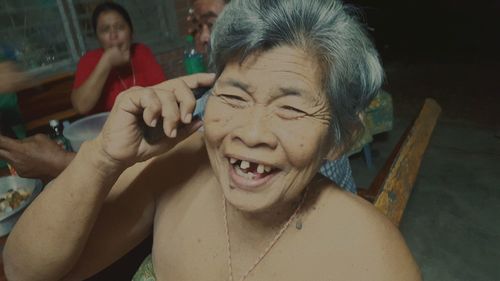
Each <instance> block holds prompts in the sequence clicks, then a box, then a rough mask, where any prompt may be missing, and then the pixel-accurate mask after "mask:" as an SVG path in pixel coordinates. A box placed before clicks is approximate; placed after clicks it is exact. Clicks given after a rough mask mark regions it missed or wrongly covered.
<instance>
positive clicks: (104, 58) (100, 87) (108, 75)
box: [71, 2, 165, 114]
mask: <svg viewBox="0 0 500 281" xmlns="http://www.w3.org/2000/svg"><path fill="white" fill-rule="evenodd" d="M92 27H93V28H94V33H95V35H96V37H97V40H98V41H99V44H100V45H101V48H99V49H96V50H92V51H89V52H87V53H86V54H85V55H84V56H83V57H82V58H81V59H80V62H79V63H78V66H77V69H76V74H75V83H74V85H73V87H74V90H73V92H72V93H71V100H72V103H73V106H74V108H75V109H76V110H77V111H78V112H79V113H81V114H88V113H90V112H101V111H110V110H111V108H112V107H113V104H114V102H115V99H116V97H117V96H118V94H120V93H121V92H123V91H125V90H127V89H128V88H131V87H134V86H152V85H155V84H158V83H160V82H163V81H165V75H164V74H163V70H162V69H161V66H160V65H159V64H158V63H157V62H156V59H155V57H154V55H153V53H152V52H151V50H150V49H149V48H148V47H147V46H146V45H144V44H140V43H135V44H132V33H133V26H132V21H131V20H130V16H129V14H128V13H127V11H126V10H125V9H124V8H123V7H122V6H120V5H119V4H116V3H113V2H105V3H102V4H100V5H98V6H97V7H96V8H95V10H94V12H93V14H92Z"/></svg>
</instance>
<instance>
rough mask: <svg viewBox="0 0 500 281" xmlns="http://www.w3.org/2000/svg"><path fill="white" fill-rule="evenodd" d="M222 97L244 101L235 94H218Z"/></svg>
mask: <svg viewBox="0 0 500 281" xmlns="http://www.w3.org/2000/svg"><path fill="white" fill-rule="evenodd" d="M219 96H220V97H222V98H225V99H231V100H237V101H245V100H244V99H243V98H242V97H240V96H235V95H219Z"/></svg>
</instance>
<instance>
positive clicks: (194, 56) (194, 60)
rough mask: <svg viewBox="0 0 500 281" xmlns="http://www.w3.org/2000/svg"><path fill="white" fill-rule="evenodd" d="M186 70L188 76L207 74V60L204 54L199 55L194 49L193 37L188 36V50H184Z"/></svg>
mask: <svg viewBox="0 0 500 281" xmlns="http://www.w3.org/2000/svg"><path fill="white" fill-rule="evenodd" d="M184 69H185V70H186V73H187V74H193V73H199V72H205V71H206V70H207V68H206V67H205V60H204V59H203V54H201V53H198V52H197V51H196V49H195V47H194V38H193V36H192V35H188V36H186V49H185V50H184Z"/></svg>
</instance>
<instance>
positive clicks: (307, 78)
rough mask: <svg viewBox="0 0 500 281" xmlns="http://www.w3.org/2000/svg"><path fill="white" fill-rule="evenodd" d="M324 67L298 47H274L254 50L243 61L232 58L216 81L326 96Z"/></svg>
mask: <svg viewBox="0 0 500 281" xmlns="http://www.w3.org/2000/svg"><path fill="white" fill-rule="evenodd" d="M321 74H322V68H321V67H320V66H319V63H318V62H317V60H316V59H314V58H313V57H311V56H310V55H309V54H308V53H306V52H304V51H303V50H301V49H299V48H294V47H291V46H281V47H275V48H273V49H270V50H266V51H258V52H254V53H252V54H251V55H249V56H247V57H246V58H245V59H244V60H243V61H240V60H238V59H235V58H233V59H231V60H229V61H228V63H227V64H226V65H225V67H224V70H223V71H222V73H221V75H220V77H219V79H218V80H217V83H216V84H219V86H223V85H233V86H234V85H236V86H238V87H240V88H248V89H249V92H252V90H253V89H255V88H268V89H280V91H283V92H287V93H294V94H295V95H298V96H310V98H313V99H315V100H318V99H323V97H324V95H325V92H324V91H323V87H322V83H321V80H322V79H321V77H322V75H321Z"/></svg>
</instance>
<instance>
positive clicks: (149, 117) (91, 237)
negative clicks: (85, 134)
mask: <svg viewBox="0 0 500 281" xmlns="http://www.w3.org/2000/svg"><path fill="white" fill-rule="evenodd" d="M213 79H214V76H213V75H207V74H198V75H192V76H187V77H182V78H179V79H174V80H171V81H167V82H165V83H162V84H160V85H157V86H155V87H154V90H152V89H145V88H133V89H130V90H128V91H126V92H124V93H122V94H121V95H120V96H119V98H118V100H117V102H116V103H115V106H114V107H113V109H112V111H111V113H110V115H109V117H108V120H107V121H106V124H105V125H104V128H103V130H102V131H101V133H100V134H99V136H98V137H97V138H96V139H95V140H92V141H89V142H85V143H84V144H83V145H82V147H81V149H80V151H79V152H78V154H77V155H76V157H75V159H74V160H73V161H71V163H70V165H69V166H68V168H66V169H65V170H64V171H63V172H62V173H61V175H60V176H59V177H57V178H56V179H55V180H54V181H52V183H51V184H50V186H48V187H47V188H46V189H45V190H44V191H43V192H42V193H41V194H40V195H39V196H38V197H37V199H36V200H35V201H34V202H33V203H32V204H31V205H30V206H29V207H28V208H27V209H26V211H25V212H24V214H23V215H22V216H21V218H20V219H19V221H18V222H17V224H16V225H15V227H14V229H13V230H12V232H11V234H10V235H9V238H8V240H7V244H6V246H5V249H4V265H5V267H4V269H5V273H6V275H7V277H8V279H9V280H30V281H37V280H51V281H53V280H79V279H83V278H85V277H88V276H89V275H90V274H91V273H95V272H96V271H97V270H100V269H102V268H103V267H105V266H106V265H108V264H109V263H110V262H112V261H113V260H115V259H117V258H118V257H119V256H120V255H123V254H125V253H126V252H127V251H128V250H130V249H131V248H132V247H133V246H134V245H136V244H138V243H139V242H140V241H141V240H142V239H144V238H145V237H146V236H147V234H148V233H149V231H150V230H151V226H152V223H153V215H154V198H153V196H152V192H149V191H148V187H144V186H140V187H139V186H134V185H133V184H132V183H133V182H134V179H135V176H134V175H132V176H131V175H130V174H129V173H123V175H121V174H122V172H123V171H124V170H125V169H126V168H127V167H129V166H131V165H133V164H134V163H137V162H142V161H146V160H148V159H150V158H151V157H153V156H155V155H159V154H160V153H164V152H165V151H168V150H170V149H171V148H172V147H174V146H175V145H176V144H177V143H178V142H180V141H182V140H184V139H185V138H186V137H187V136H189V135H191V134H192V133H193V132H195V131H196V130H197V129H198V128H199V127H200V126H201V122H200V121H196V122H191V119H190V118H189V117H190V113H191V112H192V111H193V109H194V106H195V100H194V97H193V94H192V92H191V89H194V88H197V87H199V86H210V85H212V83H213ZM159 118H163V125H164V127H163V129H164V132H165V134H166V135H167V136H169V137H165V138H163V139H162V140H160V141H159V142H158V143H155V144H149V143H147V142H146V141H145V140H144V139H143V138H142V131H141V129H140V127H139V125H138V122H139V120H143V121H144V122H145V123H146V124H149V125H150V126H153V125H154V124H155V123H157V122H158V121H157V120H158V119H159ZM155 120H156V121H155ZM179 120H182V121H179ZM178 122H182V123H185V124H187V125H186V126H183V127H182V128H179V130H178V131H177V129H176V128H177V125H178ZM139 165H141V164H139ZM143 165H144V164H143ZM135 167H136V166H134V167H133V168H135ZM133 168H132V169H133ZM128 171H130V169H129V170H127V172H128ZM136 174H137V172H135V175H136ZM120 175H121V176H120ZM117 179H118V182H117ZM113 185H115V186H114V187H113V188H112V186H113ZM110 190H111V192H112V193H111V194H110V195H109V196H108V193H109V192H110ZM113 192H114V194H113ZM106 197H107V198H108V199H107V200H106ZM103 249H105V250H104V251H103Z"/></svg>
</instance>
